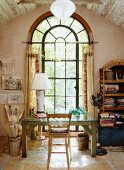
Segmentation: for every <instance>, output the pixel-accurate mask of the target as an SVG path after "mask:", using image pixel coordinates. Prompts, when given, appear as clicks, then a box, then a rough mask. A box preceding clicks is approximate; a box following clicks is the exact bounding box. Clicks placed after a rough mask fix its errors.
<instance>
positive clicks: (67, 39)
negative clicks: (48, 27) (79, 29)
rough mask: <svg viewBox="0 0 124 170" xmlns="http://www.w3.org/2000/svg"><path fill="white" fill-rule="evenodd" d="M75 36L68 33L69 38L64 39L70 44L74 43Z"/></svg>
mask: <svg viewBox="0 0 124 170" xmlns="http://www.w3.org/2000/svg"><path fill="white" fill-rule="evenodd" d="M75 41H76V40H75V36H74V34H73V33H70V34H69V36H67V38H66V42H71V43H73V42H74V43H75Z"/></svg>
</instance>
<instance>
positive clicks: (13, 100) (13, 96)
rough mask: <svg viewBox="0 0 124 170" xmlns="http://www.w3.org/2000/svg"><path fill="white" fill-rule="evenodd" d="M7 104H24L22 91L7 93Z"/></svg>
mask: <svg viewBox="0 0 124 170" xmlns="http://www.w3.org/2000/svg"><path fill="white" fill-rule="evenodd" d="M8 104H24V93H23V92H22V93H10V94H8Z"/></svg>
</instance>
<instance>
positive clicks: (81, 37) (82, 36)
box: [77, 30, 89, 42]
mask: <svg viewBox="0 0 124 170" xmlns="http://www.w3.org/2000/svg"><path fill="white" fill-rule="evenodd" d="M77 36H78V38H79V41H80V42H88V41H89V40H88V35H87V32H86V31H85V30H84V31H82V32H80V33H79V34H77Z"/></svg>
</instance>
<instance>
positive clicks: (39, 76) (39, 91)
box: [32, 73, 51, 113]
mask: <svg viewBox="0 0 124 170" xmlns="http://www.w3.org/2000/svg"><path fill="white" fill-rule="evenodd" d="M50 88H51V84H50V81H49V79H48V76H47V75H46V74H45V73H35V76H34V79H33V83H32V89H33V90H36V97H37V113H44V91H45V90H48V89H50Z"/></svg>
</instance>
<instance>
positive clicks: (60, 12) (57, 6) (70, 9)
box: [50, 0, 76, 22]
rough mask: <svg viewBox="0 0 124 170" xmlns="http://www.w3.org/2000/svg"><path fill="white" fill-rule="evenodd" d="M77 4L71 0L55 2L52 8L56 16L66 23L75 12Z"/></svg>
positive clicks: (57, 0)
mask: <svg viewBox="0 0 124 170" xmlns="http://www.w3.org/2000/svg"><path fill="white" fill-rule="evenodd" d="M75 9H76V7H75V4H74V3H73V2H72V1H71V0H55V1H54V2H53V4H52V5H51V7H50V10H51V12H52V14H53V15H54V16H56V17H57V18H59V19H60V20H61V21H62V22H65V21H66V20H67V19H68V18H69V17H70V16H71V15H72V14H73V13H74V12H75Z"/></svg>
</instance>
